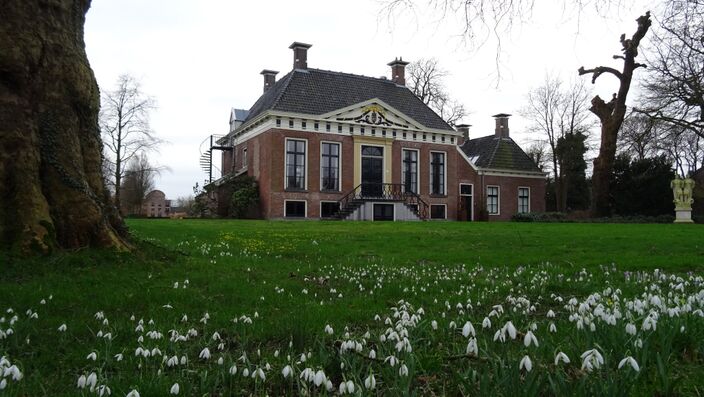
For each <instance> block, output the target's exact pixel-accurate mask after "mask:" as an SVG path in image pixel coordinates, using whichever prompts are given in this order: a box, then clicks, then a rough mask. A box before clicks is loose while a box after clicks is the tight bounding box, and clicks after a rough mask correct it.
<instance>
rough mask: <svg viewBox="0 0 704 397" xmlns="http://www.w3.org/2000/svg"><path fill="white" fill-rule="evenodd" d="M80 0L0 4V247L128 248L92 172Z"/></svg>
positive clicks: (94, 136) (90, 81) (97, 168)
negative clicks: (0, 5)
mask: <svg viewBox="0 0 704 397" xmlns="http://www.w3.org/2000/svg"><path fill="white" fill-rule="evenodd" d="M89 7H90V0H9V1H6V2H3V5H2V7H0V203H2V204H1V205H0V246H4V247H5V248H8V247H9V248H14V249H20V250H22V251H25V252H27V251H39V252H47V251H49V250H51V249H52V248H55V247H61V248H75V247H85V246H96V247H116V248H119V249H127V248H129V246H128V243H126V241H125V239H124V237H125V236H126V229H125V227H124V224H123V223H122V220H121V219H120V218H119V215H117V213H116V211H115V209H114V207H112V206H111V205H110V204H109V197H108V192H107V190H106V189H105V185H104V181H103V178H102V175H101V172H102V171H101V156H102V153H101V149H102V142H101V139H100V133H99V129H98V110H99V106H100V100H99V93H98V86H97V83H96V81H95V76H94V75H93V71H92V70H91V68H90V65H89V64H88V59H87V57H86V53H85V43H84V41H83V25H84V22H85V13H86V11H88V8H89Z"/></svg>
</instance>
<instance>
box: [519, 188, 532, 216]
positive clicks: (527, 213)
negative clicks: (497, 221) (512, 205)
mask: <svg viewBox="0 0 704 397" xmlns="http://www.w3.org/2000/svg"><path fill="white" fill-rule="evenodd" d="M521 189H526V190H528V211H526V212H518V211H520V209H521ZM516 194H517V195H518V197H517V198H518V200H517V203H516V213H519V214H528V213H530V186H519V187H518V190H517V191H516Z"/></svg>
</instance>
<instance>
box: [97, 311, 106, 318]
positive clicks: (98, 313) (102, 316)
mask: <svg viewBox="0 0 704 397" xmlns="http://www.w3.org/2000/svg"><path fill="white" fill-rule="evenodd" d="M104 318H105V314H103V312H96V313H95V319H96V320H102V319H104Z"/></svg>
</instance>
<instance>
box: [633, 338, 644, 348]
mask: <svg viewBox="0 0 704 397" xmlns="http://www.w3.org/2000/svg"><path fill="white" fill-rule="evenodd" d="M633 346H635V347H637V348H639V349H640V348H642V347H643V341H642V340H641V339H640V338H638V339H636V340H635V342H633Z"/></svg>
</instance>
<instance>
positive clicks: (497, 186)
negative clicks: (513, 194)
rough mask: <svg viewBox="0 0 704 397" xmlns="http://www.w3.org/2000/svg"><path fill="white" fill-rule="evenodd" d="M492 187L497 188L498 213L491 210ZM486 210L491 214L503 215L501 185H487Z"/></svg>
mask: <svg viewBox="0 0 704 397" xmlns="http://www.w3.org/2000/svg"><path fill="white" fill-rule="evenodd" d="M490 187H495V188H496V213H491V212H489V188H490ZM485 194H486V204H487V206H486V208H485V210H486V212H487V213H488V214H489V215H491V216H498V215H501V187H500V186H499V185H486V192H485Z"/></svg>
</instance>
